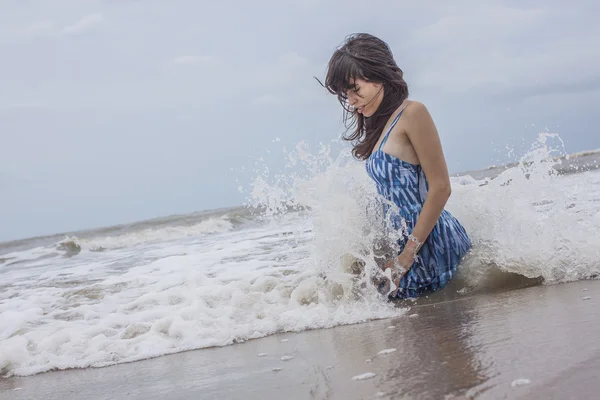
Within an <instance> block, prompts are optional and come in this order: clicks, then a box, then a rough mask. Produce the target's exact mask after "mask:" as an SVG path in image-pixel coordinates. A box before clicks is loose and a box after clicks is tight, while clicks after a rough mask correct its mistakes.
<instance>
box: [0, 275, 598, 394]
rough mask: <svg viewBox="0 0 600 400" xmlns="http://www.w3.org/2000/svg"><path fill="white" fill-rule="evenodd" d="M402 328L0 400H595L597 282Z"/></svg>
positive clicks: (38, 385)
mask: <svg viewBox="0 0 600 400" xmlns="http://www.w3.org/2000/svg"><path fill="white" fill-rule="evenodd" d="M423 303H424V304H419V302H417V303H415V304H413V305H411V306H410V307H408V308H407V312H406V314H405V315H404V316H402V317H400V318H393V319H385V320H379V321H374V322H369V323H364V324H355V325H350V326H340V327H336V328H332V329H324V330H313V331H308V332H301V333H289V334H281V335H274V336H270V337H266V338H262V339H257V340H251V341H248V342H245V343H241V344H237V345H232V346H227V347H220V348H211V349H204V350H199V351H190V352H184V353H179V354H175V355H169V356H163V357H158V358H155V359H150V360H146V361H141V362H135V363H129V364H121V365H117V366H111V367H106V368H88V369H84V370H69V371H58V372H49V373H44V374H39V375H35V376H31V377H24V378H20V377H14V378H8V379H3V380H1V381H0V399H14V400H18V399H48V400H50V399H93V400H100V399H167V398H168V399H281V398H285V399H373V398H383V399H399V398H400V399H463V398H464V399H467V398H480V399H521V398H522V399H537V398H539V399H571V398H572V399H592V398H594V394H595V393H597V392H598V390H600V382H599V381H598V380H597V373H598V371H599V370H600V342H599V341H598V337H600V320H599V319H598V313H597V309H598V306H599V305H600V281H579V282H574V283H566V284H559V285H553V286H535V287H530V288H525V289H517V290H509V291H503V292H499V293H495V294H491V293H488V294H478V295H471V296H470V295H465V296H464V297H457V298H456V299H454V300H444V299H440V301H437V302H436V301H435V300H433V301H432V299H429V301H424V302H423Z"/></svg>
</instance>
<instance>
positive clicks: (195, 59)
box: [168, 56, 221, 67]
mask: <svg viewBox="0 0 600 400" xmlns="http://www.w3.org/2000/svg"><path fill="white" fill-rule="evenodd" d="M220 64H221V61H220V60H219V59H218V58H217V57H213V56H180V57H175V58H173V59H172V60H170V61H169V62H168V65H169V66H171V67H177V66H193V67H217V66H219V65H220Z"/></svg>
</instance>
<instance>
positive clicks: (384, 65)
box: [322, 33, 408, 160]
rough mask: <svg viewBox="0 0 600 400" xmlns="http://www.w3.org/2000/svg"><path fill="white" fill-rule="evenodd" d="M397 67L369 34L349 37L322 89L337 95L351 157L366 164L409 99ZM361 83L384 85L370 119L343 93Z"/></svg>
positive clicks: (331, 62)
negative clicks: (360, 80)
mask: <svg viewBox="0 0 600 400" xmlns="http://www.w3.org/2000/svg"><path fill="white" fill-rule="evenodd" d="M403 75H404V74H403V72H402V70H401V69H400V68H399V67H398V65H397V64H396V61H395V60H394V57H393V54H392V51H391V49H390V47H389V46H388V45H387V44H386V43H385V42H384V41H383V40H381V39H379V38H377V37H375V36H373V35H370V34H368V33H355V34H352V35H349V36H347V37H346V39H345V40H344V43H343V44H342V45H341V46H340V47H338V49H337V50H336V51H335V52H334V53H333V55H332V56H331V59H330V60H329V64H328V66H327V75H326V77H325V84H324V85H323V84H322V85H323V86H324V87H325V88H327V90H329V92H330V93H332V94H335V95H337V97H338V100H339V102H340V104H341V105H342V108H343V110H344V111H343V121H344V125H345V126H346V128H347V132H348V131H350V129H352V128H354V130H353V131H352V133H351V134H350V135H347V136H346V135H344V136H343V139H344V140H347V141H351V142H353V149H352V154H353V155H354V157H356V158H358V159H362V160H365V159H367V158H368V157H369V155H370V154H371V153H372V151H373V149H374V147H375V144H376V143H377V141H378V140H379V137H380V136H381V132H382V131H383V128H384V127H385V125H386V124H387V122H388V120H389V118H390V116H391V115H392V114H393V113H394V112H395V111H396V110H397V109H398V107H399V106H400V104H402V102H403V101H404V100H405V99H406V98H407V97H408V85H407V84H406V82H405V81H404V78H403ZM356 79H362V80H365V81H368V82H372V83H380V84H382V85H383V100H382V102H381V104H380V106H379V107H378V109H377V111H375V113H374V114H373V115H372V116H371V117H365V116H364V115H362V114H360V113H358V112H357V111H356V110H355V109H353V107H351V106H350V105H349V104H348V98H347V95H346V92H347V91H348V90H353V89H355V85H354V81H355V80H356Z"/></svg>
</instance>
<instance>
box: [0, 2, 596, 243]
mask: <svg viewBox="0 0 600 400" xmlns="http://www.w3.org/2000/svg"><path fill="white" fill-rule="evenodd" d="M598 4H600V3H598V2H597V1H596V0H574V1H572V2H567V3H565V2H562V1H554V0H550V1H548V0H546V1H541V0H535V1H532V0H520V1H516V0H512V1H497V0H488V1H480V0H458V1H453V2H451V4H450V2H447V1H445V0H431V1H428V0H425V1H421V2H416V1H379V0H371V1H370V2H364V1H355V0H345V1H338V0H336V1H332V0H319V1H317V0H292V1H275V0H270V1H262V0H254V1H251V2H248V1H240V0H235V1H228V0H224V1H221V2H216V1H211V2H206V1H194V0H170V1H166V0H104V1H100V0H96V1H91V0H53V1H47V0H44V1H42V0H27V1H23V0H1V2H0V54H2V59H1V62H0V154H1V155H0V241H1V240H9V239H16V238H21V237H27V236H32V235H42V234H48V233H55V232H62V231H69V230H75V229H81V228H88V227H95V226H105V225H111V224H116V223H121V222H130V221H135V220H139V219H144V218H150V217H155V216H162V215H169V214H173V213H184V212H190V211H196V210H202V209H209V208H218V207H225V206H232V205H236V204H240V203H241V202H243V201H244V196H243V194H241V193H239V191H238V185H239V184H242V185H244V184H245V183H246V182H247V180H248V179H250V178H251V175H252V174H250V173H248V170H249V169H251V168H252V166H253V165H254V163H255V160H256V159H257V158H259V157H264V158H265V163H267V164H269V163H271V165H273V166H275V167H277V166H278V165H279V162H280V160H281V159H282V148H283V147H284V146H288V147H292V146H294V145H295V144H296V143H297V142H299V141H301V140H304V141H306V142H307V143H309V144H312V145H314V146H317V145H318V143H319V142H329V141H331V140H333V139H335V138H337V137H339V136H340V134H341V133H343V128H342V126H341V125H340V116H341V114H340V109H339V107H338V105H337V102H336V100H335V99H334V98H333V97H332V96H329V95H328V94H327V92H326V91H325V90H323V89H322V88H321V87H320V86H319V85H318V83H317V82H316V81H315V80H314V78H313V76H318V77H322V76H323V75H324V72H325V65H326V63H327V60H328V58H329V56H330V55H331V52H332V51H333V50H334V49H335V47H336V46H337V45H338V44H339V43H341V41H342V40H343V38H344V37H345V36H346V35H347V34H349V33H352V32H369V33H372V34H375V35H377V36H380V37H381V38H382V39H384V40H385V41H387V42H388V43H389V44H390V46H391V47H392V49H393V51H394V54H395V57H396V59H397V61H398V64H399V65H400V67H401V68H402V69H403V70H404V71H405V77H406V80H407V81H408V83H409V85H410V89H411V97H412V98H413V99H416V100H420V101H422V102H424V103H425V104H426V105H427V106H428V108H429V109H430V112H431V113H432V115H433V117H434V119H435V121H436V123H437V126H438V129H439V131H440V135H441V137H442V141H443V145H444V149H445V152H446V157H447V160H448V164H449V167H450V169H451V171H452V172H458V171H461V170H467V169H473V168H480V167H486V166H488V165H490V164H494V163H498V162H502V161H506V160H507V158H506V157H507V156H506V154H507V150H506V148H507V146H508V147H516V148H517V150H519V151H520V150H523V149H526V148H527V147H528V146H529V145H531V144H532V143H533V141H534V140H535V138H536V136H537V134H538V133H539V132H540V131H545V130H548V131H551V132H557V133H559V134H560V136H561V138H562V139H563V140H564V141H565V145H566V150H567V151H568V152H574V151H580V150H585V149H596V148H599V147H600V135H599V134H598V132H597V128H596V126H597V121H596V119H597V117H598V106H599V104H600V53H599V52H598V48H599V47H600V25H599V24H598V23H597V21H598V19H599V18H600V6H599V5H598ZM276 138H280V141H275V139H276ZM468 145H471V146H473V148H468V147H467V146H468ZM242 168H245V169H246V172H241V171H242Z"/></svg>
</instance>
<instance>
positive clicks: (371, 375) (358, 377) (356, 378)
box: [352, 372, 377, 381]
mask: <svg viewBox="0 0 600 400" xmlns="http://www.w3.org/2000/svg"><path fill="white" fill-rule="evenodd" d="M375 376H377V375H376V374H375V373H373V372H365V373H364V374H360V375H356V376H353V377H352V380H353V381H364V380H365V379H371V378H374V377H375Z"/></svg>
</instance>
